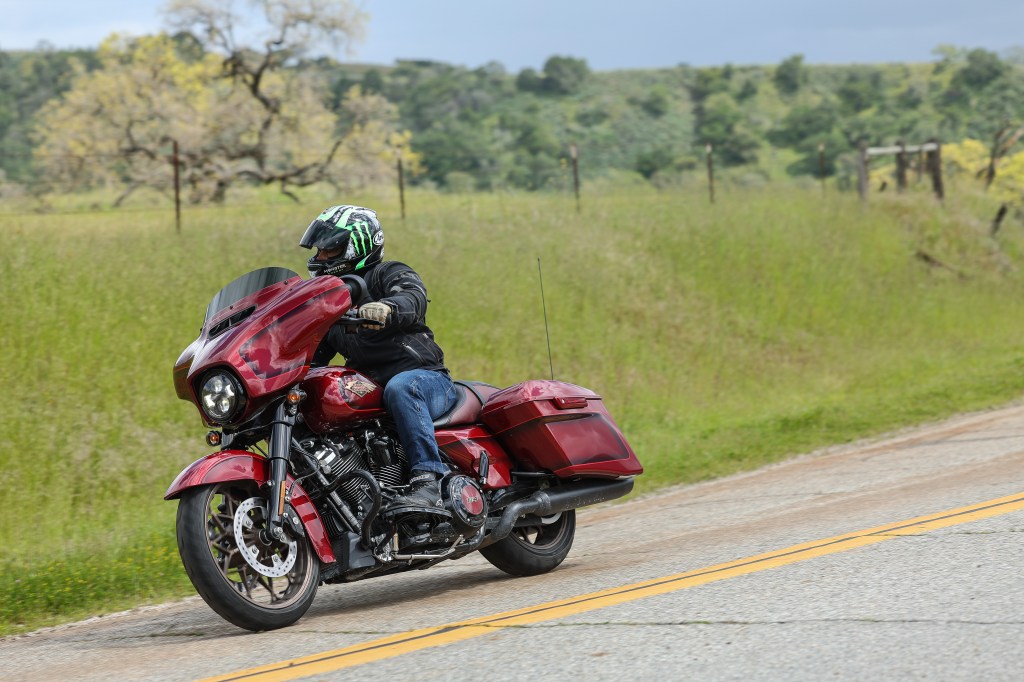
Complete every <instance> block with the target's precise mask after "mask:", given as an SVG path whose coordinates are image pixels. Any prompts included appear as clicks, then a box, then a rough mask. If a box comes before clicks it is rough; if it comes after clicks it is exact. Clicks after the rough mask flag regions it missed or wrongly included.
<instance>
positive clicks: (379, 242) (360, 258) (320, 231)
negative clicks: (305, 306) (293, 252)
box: [299, 205, 384, 277]
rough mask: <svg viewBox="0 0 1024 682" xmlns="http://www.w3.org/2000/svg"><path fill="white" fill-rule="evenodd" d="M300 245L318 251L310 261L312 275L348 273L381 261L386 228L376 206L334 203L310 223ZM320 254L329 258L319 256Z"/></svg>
mask: <svg viewBox="0 0 1024 682" xmlns="http://www.w3.org/2000/svg"><path fill="white" fill-rule="evenodd" d="M299 246H301V247H302V248H304V249H316V250H317V253H315V254H313V256H312V257H310V259H309V262H308V264H307V265H308V267H309V274H310V275H311V276H312V277H317V276H319V275H344V274H347V273H349V272H354V271H356V270H362V269H363V268H366V267H369V266H371V265H374V264H376V263H379V262H380V261H381V259H382V258H383V257H384V230H382V229H381V227H380V223H379V222H378V221H377V212H376V211H374V210H373V209H370V208H363V207H362V206H349V205H342V206H331V207H330V208H328V209H327V210H325V211H324V212H323V213H321V214H320V215H318V216H317V217H316V220H314V221H313V222H311V223H310V224H309V227H307V228H306V233H305V234H304V235H302V239H301V240H300V241H299ZM320 253H326V254H328V256H329V257H327V258H317V256H318V255H319V254H320Z"/></svg>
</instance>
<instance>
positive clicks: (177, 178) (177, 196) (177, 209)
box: [171, 140, 181, 234]
mask: <svg viewBox="0 0 1024 682" xmlns="http://www.w3.org/2000/svg"><path fill="white" fill-rule="evenodd" d="M172 145H173V146H172V148H171V163H172V164H174V226H175V229H176V230H177V232H178V234H181V174H180V172H179V170H178V166H179V164H180V163H181V162H180V161H179V159H178V141H177V140H173V141H172Z"/></svg>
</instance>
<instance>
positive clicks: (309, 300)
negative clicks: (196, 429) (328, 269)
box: [174, 276, 352, 426]
mask: <svg viewBox="0 0 1024 682" xmlns="http://www.w3.org/2000/svg"><path fill="white" fill-rule="evenodd" d="M350 307H352V300H351V295H350V294H349V289H348V287H347V286H345V283H344V282H342V281H341V280H340V279H338V278H336V277H314V278H313V279H309V280H303V279H302V278H301V277H298V276H296V277H292V278H290V279H288V280H286V281H283V282H278V283H276V284H273V285H271V286H268V287H266V288H264V289H261V290H260V291H258V292H256V293H254V294H251V295H249V296H246V297H245V298H243V299H241V300H239V301H237V302H236V303H234V304H232V305H230V306H228V307H227V308H225V309H224V310H222V311H220V312H218V313H217V314H216V315H215V316H214V317H212V318H211V319H210V320H208V321H207V323H206V324H205V325H204V326H203V330H202V332H201V334H200V336H199V338H198V339H196V340H195V341H194V342H193V343H192V345H190V346H189V347H188V348H187V349H185V352H184V353H182V355H181V358H179V359H178V362H177V364H176V365H175V367H174V387H175V391H176V392H177V394H178V397H179V398H182V399H184V400H190V401H192V402H193V403H195V404H196V405H198V396H197V393H196V392H197V390H198V387H197V386H196V381H197V380H198V379H199V378H200V377H202V376H203V375H204V374H205V373H206V372H208V371H209V370H210V369H212V368H214V367H218V366H221V367H228V368H230V369H232V370H233V371H234V372H235V374H236V375H237V376H238V378H239V379H241V380H242V383H243V384H244V385H245V392H246V399H247V400H246V405H245V409H244V411H243V412H242V413H241V414H239V415H237V416H236V417H235V418H234V419H233V420H232V421H233V422H235V423H240V422H243V421H245V420H246V419H248V418H249V417H250V416H251V415H252V414H254V413H255V412H256V411H257V410H258V409H260V408H261V407H263V405H265V404H266V402H267V401H268V400H269V399H270V398H271V397H273V395H274V394H275V393H278V392H280V391H282V390H284V389H286V388H287V387H288V386H291V385H293V384H295V383H296V382H298V381H301V380H302V378H303V377H304V376H305V374H306V372H307V371H308V370H309V363H310V361H311V360H312V359H313V353H314V352H316V348H317V346H318V345H319V343H320V341H321V340H322V339H323V337H324V336H325V335H326V334H327V331H328V330H329V329H330V327H331V325H332V324H334V323H335V322H336V321H337V320H338V318H339V317H340V316H341V315H342V314H344V313H345V312H346V311H347V310H348V309H349V308H350ZM250 308H252V309H253V312H252V313H251V314H249V315H248V316H247V317H243V319H242V320H241V321H240V322H238V323H237V324H235V325H234V326H232V327H230V328H229V329H228V330H227V331H224V332H222V333H220V334H217V335H215V336H213V337H212V338H211V336H210V331H211V330H216V329H217V328H218V325H220V324H221V323H222V322H224V321H226V320H227V319H228V318H231V317H232V316H234V315H244V314H245V313H246V311H248V310H249V309H250ZM200 413H202V410H200ZM204 420H205V421H206V423H207V424H208V425H210V426H215V424H213V423H211V422H209V421H208V420H206V418H205V416H204Z"/></svg>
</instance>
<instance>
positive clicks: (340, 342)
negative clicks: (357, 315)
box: [313, 261, 448, 386]
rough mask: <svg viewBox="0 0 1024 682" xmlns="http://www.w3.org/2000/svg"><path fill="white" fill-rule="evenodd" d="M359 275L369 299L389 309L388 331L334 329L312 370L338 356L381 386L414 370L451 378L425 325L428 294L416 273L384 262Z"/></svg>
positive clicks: (403, 264)
mask: <svg viewBox="0 0 1024 682" xmlns="http://www.w3.org/2000/svg"><path fill="white" fill-rule="evenodd" d="M356 274H357V275H359V276H360V277H362V278H363V279H365V280H366V286H367V289H369V292H370V298H372V299H373V300H374V301H380V302H382V303H387V304H388V305H390V306H391V309H392V311H393V312H392V314H391V317H390V318H388V323H387V326H386V327H385V328H384V329H383V330H379V331H378V330H376V329H364V328H362V327H359V328H356V329H353V328H352V327H346V326H343V325H335V326H333V327H331V330H330V331H329V332H328V333H327V336H326V337H324V340H323V341H322V342H321V344H320V347H319V348H318V349H317V351H316V354H315V355H314V356H313V366H314V367H321V366H323V365H326V364H328V363H329V362H330V361H331V358H333V357H334V355H335V354H336V353H340V354H341V355H343V356H345V364H346V365H347V366H348V367H351V368H352V369H354V370H356V371H358V372H362V373H363V374H365V375H366V376H368V377H370V378H371V379H373V380H374V381H376V382H377V383H379V384H380V385H381V386H384V385H385V384H387V382H388V381H390V380H391V378H392V377H393V376H395V375H396V374H398V373H399V372H405V371H407V370H410V369H429V370H434V371H439V372H444V373H446V374H447V373H448V370H447V368H445V366H444V352H443V351H442V350H441V347H440V346H438V345H437V342H435V341H434V332H432V331H431V330H430V327H428V326H427V322H426V316H427V289H426V287H425V286H423V280H421V279H420V276H419V275H417V274H416V271H415V270H413V269H412V268H410V267H409V266H408V265H406V264H405V263H399V262H398V261H384V262H382V263H378V264H376V265H373V266H371V267H369V268H366V269H365V270H361V271H359V272H357V273H356Z"/></svg>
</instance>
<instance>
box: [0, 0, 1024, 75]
mask: <svg viewBox="0 0 1024 682" xmlns="http://www.w3.org/2000/svg"><path fill="white" fill-rule="evenodd" d="M235 2H236V5H238V6H245V5H246V2H245V0H235ZM164 4H165V0H85V1H83V0H34V1H33V0H0V49H3V50H14V49H28V48H32V47H35V46H36V45H37V44H38V43H39V42H40V41H47V42H49V43H52V44H53V45H55V46H57V47H92V46H95V45H97V44H98V43H99V41H100V40H102V39H103V38H104V37H106V36H107V35H109V34H110V33H112V32H114V31H119V32H127V33H132V34H143V33H155V32H157V31H159V30H160V29H161V27H162V18H161V16H160V13H159V9H160V8H161V7H162V6H163V5H164ZM359 4H361V5H362V6H363V8H364V9H365V10H366V11H367V12H368V13H369V14H370V17H371V18H370V22H369V25H368V27H367V37H366V41H365V42H364V43H362V44H361V45H359V46H358V47H357V48H356V51H355V54H354V56H353V57H350V58H349V59H352V60H353V61H359V62H366V63H374V64H391V63H392V62H394V60H396V59H434V60H438V61H444V62H450V63H453V64H461V65H465V66H470V67H475V66H479V65H482V64H485V63H487V62H489V61H499V62H501V63H502V64H504V65H505V66H506V68H508V69H509V70H510V71H518V70H520V69H522V68H524V67H533V68H539V67H540V66H541V65H542V64H543V63H544V61H545V59H547V57H549V56H551V55H552V54H560V55H568V56H573V57H582V58H584V59H586V60H587V62H588V64H589V65H590V67H591V68H592V69H596V70H609V69H622V68H645V67H668V66H675V65H676V64H680V63H687V64H691V65H695V66H706V65H719V64H725V63H732V64H774V63H778V62H779V61H781V60H782V59H784V58H786V57H787V56H789V55H792V54H797V53H800V54H803V55H804V56H805V60H806V62H808V63H812V64H820V63H830V64H843V63H855V62H859V63H869V62H887V61H930V60H932V59H933V55H932V50H933V49H934V48H935V47H936V46H937V45H939V44H943V43H945V44H953V45H956V46H959V47H984V48H986V49H989V50H994V51H1002V50H1005V49H1006V48H1009V47H1012V46H1015V45H1024V32H1022V30H1021V27H1022V26H1024V0H857V1H856V2H853V1H850V0H704V1H699V2H697V1H692V0H615V1H612V0H361V2H360V3H359ZM339 56H344V55H339Z"/></svg>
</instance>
